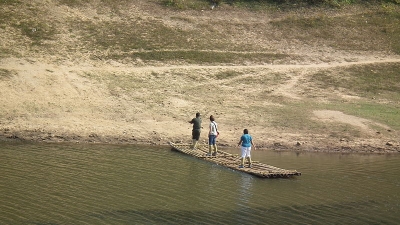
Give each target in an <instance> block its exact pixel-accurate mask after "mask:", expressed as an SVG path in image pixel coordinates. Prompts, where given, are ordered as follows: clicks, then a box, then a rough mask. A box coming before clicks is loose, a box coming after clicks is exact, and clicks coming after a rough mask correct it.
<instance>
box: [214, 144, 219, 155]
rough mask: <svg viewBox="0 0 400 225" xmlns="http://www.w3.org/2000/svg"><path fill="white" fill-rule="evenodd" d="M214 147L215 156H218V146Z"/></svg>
mask: <svg viewBox="0 0 400 225" xmlns="http://www.w3.org/2000/svg"><path fill="white" fill-rule="evenodd" d="M213 147H214V153H213V156H217V152H218V149H217V144H214V145H213Z"/></svg>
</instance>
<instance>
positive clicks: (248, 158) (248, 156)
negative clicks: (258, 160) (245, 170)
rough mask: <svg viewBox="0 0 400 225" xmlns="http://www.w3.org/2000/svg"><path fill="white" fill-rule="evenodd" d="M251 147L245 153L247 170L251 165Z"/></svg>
mask: <svg viewBox="0 0 400 225" xmlns="http://www.w3.org/2000/svg"><path fill="white" fill-rule="evenodd" d="M250 153H251V147H249V148H248V149H247V151H246V157H247V160H248V161H249V168H250V167H251V164H252V162H251V154H250Z"/></svg>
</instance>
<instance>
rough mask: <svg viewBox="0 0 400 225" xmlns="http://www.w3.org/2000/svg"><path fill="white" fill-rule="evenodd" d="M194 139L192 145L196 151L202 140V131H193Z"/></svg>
mask: <svg viewBox="0 0 400 225" xmlns="http://www.w3.org/2000/svg"><path fill="white" fill-rule="evenodd" d="M192 138H193V143H192V144H193V145H192V149H193V150H194V149H196V146H197V143H198V142H199V139H200V131H198V130H193V131H192Z"/></svg>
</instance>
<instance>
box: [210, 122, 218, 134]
mask: <svg viewBox="0 0 400 225" xmlns="http://www.w3.org/2000/svg"><path fill="white" fill-rule="evenodd" d="M217 130H218V124H217V123H216V122H215V121H212V122H211V123H210V135H217Z"/></svg>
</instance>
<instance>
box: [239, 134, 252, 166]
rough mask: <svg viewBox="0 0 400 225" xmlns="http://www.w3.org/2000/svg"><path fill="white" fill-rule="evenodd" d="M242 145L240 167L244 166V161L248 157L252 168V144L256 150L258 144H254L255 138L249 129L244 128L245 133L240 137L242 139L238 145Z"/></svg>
mask: <svg viewBox="0 0 400 225" xmlns="http://www.w3.org/2000/svg"><path fill="white" fill-rule="evenodd" d="M240 145H241V146H242V149H241V150H242V151H241V158H240V159H241V164H240V165H239V168H243V167H244V161H245V159H248V161H249V168H251V154H250V152H251V146H253V147H254V150H256V146H255V145H254V142H253V138H252V137H251V135H250V134H249V131H248V130H247V129H244V130H243V135H242V137H240V141H239V143H238V147H239V146H240Z"/></svg>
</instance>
